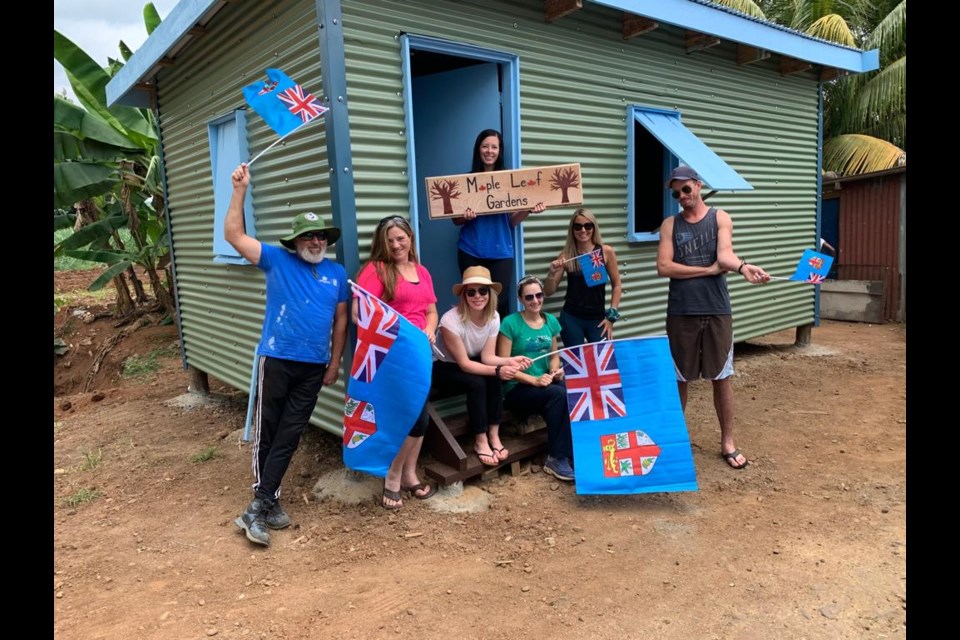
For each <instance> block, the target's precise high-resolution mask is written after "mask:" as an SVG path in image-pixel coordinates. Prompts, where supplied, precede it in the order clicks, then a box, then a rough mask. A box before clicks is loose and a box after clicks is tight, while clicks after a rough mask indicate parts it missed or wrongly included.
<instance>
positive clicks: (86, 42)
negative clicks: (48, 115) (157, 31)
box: [53, 0, 178, 98]
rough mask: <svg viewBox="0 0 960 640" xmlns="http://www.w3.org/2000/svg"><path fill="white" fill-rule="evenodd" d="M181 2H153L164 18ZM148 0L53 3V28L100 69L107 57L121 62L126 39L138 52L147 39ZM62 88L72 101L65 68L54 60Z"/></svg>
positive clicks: (57, 83) (56, 86) (55, 87)
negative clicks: (77, 47)
mask: <svg viewBox="0 0 960 640" xmlns="http://www.w3.org/2000/svg"><path fill="white" fill-rule="evenodd" d="M177 2H178V0H153V6H155V7H156V8H157V13H159V14H160V17H161V18H166V17H167V15H168V14H169V13H170V11H171V10H172V9H173V7H175V6H176V4H177ZM146 4H147V2H146V0H54V2H53V28H54V29H56V30H57V31H59V32H60V33H62V34H63V35H64V36H66V37H67V38H69V39H70V40H72V41H73V42H74V43H75V44H76V45H77V46H79V47H80V48H81V49H83V50H84V51H86V52H87V54H88V55H89V56H90V57H91V58H93V59H94V60H95V61H96V62H97V63H99V64H100V65H101V66H106V65H107V58H108V57H109V58H117V59H120V48H119V46H118V45H119V43H120V41H121V40H123V41H124V42H125V43H127V46H128V47H130V49H131V50H132V51H136V50H137V49H138V48H139V47H140V45H141V44H143V41H144V40H146V39H147V30H146V28H145V27H144V26H143V7H144V6H145V5H146ZM62 89H66V90H67V94H68V95H69V96H70V97H71V98H73V91H71V90H70V83H69V82H67V76H66V74H65V73H64V71H63V67H61V66H60V64H59V63H58V62H57V61H56V60H54V61H53V91H54V93H59V92H60V91H61V90H62Z"/></svg>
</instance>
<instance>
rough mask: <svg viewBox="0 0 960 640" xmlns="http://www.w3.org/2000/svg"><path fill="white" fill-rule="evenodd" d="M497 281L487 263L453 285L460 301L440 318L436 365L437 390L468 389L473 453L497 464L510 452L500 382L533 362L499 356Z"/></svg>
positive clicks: (510, 378)
mask: <svg viewBox="0 0 960 640" xmlns="http://www.w3.org/2000/svg"><path fill="white" fill-rule="evenodd" d="M501 291H502V286H501V284H500V283H499V282H493V281H492V280H491V279H490V272H489V271H488V270H487V268H486V267H467V270H466V271H464V272H463V281H462V282H461V283H460V284H455V285H453V295H455V296H457V297H458V298H459V299H460V300H459V302H458V303H457V305H456V306H455V307H453V308H451V309H450V310H449V311H447V312H446V313H444V314H443V317H442V318H440V339H439V341H438V346H439V353H440V354H442V357H441V358H439V359H438V360H436V361H435V362H434V363H433V384H432V387H433V389H434V390H435V391H439V392H441V393H444V394H454V393H465V394H466V396H467V421H468V424H469V425H470V431H471V433H473V438H474V443H473V451H474V453H476V454H477V457H478V458H479V459H480V462H481V463H482V464H485V465H487V466H490V467H496V466H498V465H499V464H500V463H501V462H503V461H504V460H506V459H507V457H508V456H509V455H510V452H509V451H508V450H507V449H506V448H505V447H504V446H503V443H502V442H501V441H500V418H501V416H502V414H503V397H502V389H501V386H500V381H501V380H512V379H513V377H514V376H515V375H516V374H517V372H518V371H522V370H523V369H526V368H527V367H528V366H530V359H529V358H527V357H525V356H513V357H509V358H501V357H500V356H498V355H497V354H496V350H497V335H498V333H499V332H500V315H499V314H498V313H497V295H498V294H499V293H500V292H501Z"/></svg>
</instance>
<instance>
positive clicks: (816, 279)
mask: <svg viewBox="0 0 960 640" xmlns="http://www.w3.org/2000/svg"><path fill="white" fill-rule="evenodd" d="M825 279H826V278H824V277H823V276H822V275H820V274H819V273H811V274H810V275H809V276H807V282H809V283H811V284H820V283H822V282H823V281H824V280H825Z"/></svg>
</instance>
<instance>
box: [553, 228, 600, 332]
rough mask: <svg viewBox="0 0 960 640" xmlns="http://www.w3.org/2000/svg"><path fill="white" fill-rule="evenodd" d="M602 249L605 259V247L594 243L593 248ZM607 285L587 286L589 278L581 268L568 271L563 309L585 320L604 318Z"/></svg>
mask: <svg viewBox="0 0 960 640" xmlns="http://www.w3.org/2000/svg"><path fill="white" fill-rule="evenodd" d="M598 249H599V250H600V258H601V260H602V259H603V247H602V246H600V245H594V247H593V250H594V251H596V250H598ZM606 302H607V285H606V284H600V285H597V286H595V287H588V286H587V279H586V278H584V277H583V271H582V270H580V269H576V270H572V271H567V293H566V295H565V296H564V298H563V310H564V311H566V312H567V313H569V314H570V315H572V316H576V317H578V318H583V319H584V320H602V319H603V317H604V313H605V311H606V307H605V306H604V305H606Z"/></svg>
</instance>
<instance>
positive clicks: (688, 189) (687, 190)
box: [670, 184, 693, 200]
mask: <svg viewBox="0 0 960 640" xmlns="http://www.w3.org/2000/svg"><path fill="white" fill-rule="evenodd" d="M680 191H683V193H684V194H686V195H690V192H692V191H693V187H691V186H690V185H688V184H685V185H683V186H682V187H680ZM680 191H674V192H673V193H671V194H670V195H672V196H673V199H674V200H679V199H680Z"/></svg>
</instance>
